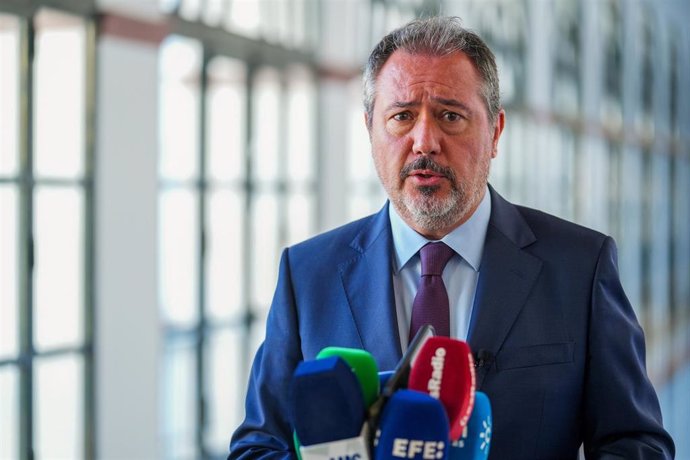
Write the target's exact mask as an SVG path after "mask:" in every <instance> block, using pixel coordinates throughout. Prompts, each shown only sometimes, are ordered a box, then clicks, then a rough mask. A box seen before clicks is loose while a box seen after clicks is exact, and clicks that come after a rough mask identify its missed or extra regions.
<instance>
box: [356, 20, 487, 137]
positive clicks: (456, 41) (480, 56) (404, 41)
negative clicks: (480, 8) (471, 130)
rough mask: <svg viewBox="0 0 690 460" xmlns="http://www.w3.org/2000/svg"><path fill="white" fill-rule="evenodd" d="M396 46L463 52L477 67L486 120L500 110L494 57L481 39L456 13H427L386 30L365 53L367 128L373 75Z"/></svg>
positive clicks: (435, 52)
mask: <svg viewBox="0 0 690 460" xmlns="http://www.w3.org/2000/svg"><path fill="white" fill-rule="evenodd" d="M398 49H402V50H405V51H407V52H408V53H411V54H422V55H429V56H446V55H449V54H452V53H455V52H458V51H459V52H462V53H464V54H466V55H467V56H468V57H469V58H470V59H471V60H472V62H473V63H474V65H475V67H476V68H477V70H478V71H479V75H480V77H481V79H482V82H483V87H482V96H483V98H484V103H485V105H486V109H487V112H488V114H489V121H490V122H491V123H492V124H493V123H494V122H495V121H496V117H497V116H498V112H499V111H500V110H501V99H500V93H499V88H498V69H497V68H496V58H495V57H494V53H492V52H491V50H490V49H489V47H488V46H487V44H486V43H485V42H484V40H482V39H481V37H479V35H477V34H476V33H474V32H472V31H471V30H468V29H465V28H464V27H462V21H461V20H460V18H457V17H430V18H426V19H416V20H414V21H411V22H408V23H407V24H405V25H404V26H402V27H400V28H398V29H396V30H394V31H393V32H391V33H389V34H388V35H386V36H385V37H383V39H381V41H380V42H379V43H378V44H377V45H376V47H375V48H374V50H373V51H372V52H371V54H370V55H369V59H368V61H367V65H366V67H365V69H364V75H363V83H364V109H365V110H366V112H367V116H368V124H369V128H371V121H372V116H373V112H374V100H375V98H376V78H377V77H378V75H379V72H381V68H382V67H383V65H384V64H385V63H386V61H387V60H388V58H389V57H390V56H391V55H392V54H393V53H394V52H395V51H396V50H398Z"/></svg>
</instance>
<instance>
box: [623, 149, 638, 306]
mask: <svg viewBox="0 0 690 460" xmlns="http://www.w3.org/2000/svg"><path fill="white" fill-rule="evenodd" d="M620 167H621V173H620V177H621V184H620V185H621V202H620V206H621V224H620V229H621V232H620V235H621V237H620V240H619V241H618V249H619V251H618V265H619V268H620V274H621V282H622V284H623V287H624V288H625V292H626V294H627V295H628V299H630V303H631V304H632V305H633V307H635V311H636V313H637V314H638V315H639V314H640V309H641V308H642V284H643V283H642V269H641V267H642V248H643V236H642V228H643V217H642V197H643V195H642V193H643V187H642V184H644V175H643V157H642V153H641V152H640V151H639V150H637V149H633V148H628V147H626V148H624V150H623V154H622V156H621V163H620Z"/></svg>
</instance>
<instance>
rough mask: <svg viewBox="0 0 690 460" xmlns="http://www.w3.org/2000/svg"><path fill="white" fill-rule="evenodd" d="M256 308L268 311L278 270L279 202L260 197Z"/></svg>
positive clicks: (255, 218) (255, 231) (255, 219)
mask: <svg viewBox="0 0 690 460" xmlns="http://www.w3.org/2000/svg"><path fill="white" fill-rule="evenodd" d="M252 214H253V215H252V238H253V239H252V261H253V263H254V264H253V267H252V269H253V270H252V275H253V276H252V297H251V298H252V304H253V305H254V306H255V307H258V308H259V310H262V309H267V308H268V306H269V305H270V303H271V299H272V298H273V291H274V290H275V285H276V279H277V273H278V272H277V267H278V235H279V233H278V231H279V227H278V198H277V197H276V196H275V195H273V194H269V193H260V194H258V195H257V196H256V201H255V204H254V209H253V212H252Z"/></svg>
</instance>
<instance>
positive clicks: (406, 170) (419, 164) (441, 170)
mask: <svg viewBox="0 0 690 460" xmlns="http://www.w3.org/2000/svg"><path fill="white" fill-rule="evenodd" d="M417 170H428V171H431V172H434V173H436V174H440V175H442V176H444V177H446V178H447V179H448V180H450V182H451V184H455V173H454V172H453V170H452V169H451V168H448V167H446V166H441V165H440V164H438V163H436V162H435V161H434V160H432V159H431V158H429V157H428V156H426V155H425V156H422V157H420V158H417V159H416V160H415V161H413V162H412V163H409V164H407V165H405V166H404V167H403V168H402V169H401V170H400V180H405V179H406V178H407V176H409V175H410V174H412V171H417Z"/></svg>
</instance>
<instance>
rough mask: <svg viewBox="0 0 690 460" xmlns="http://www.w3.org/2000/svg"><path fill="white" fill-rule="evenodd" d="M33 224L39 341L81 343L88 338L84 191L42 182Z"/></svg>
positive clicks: (40, 345)
mask: <svg viewBox="0 0 690 460" xmlns="http://www.w3.org/2000/svg"><path fill="white" fill-rule="evenodd" d="M34 224H35V230H34V232H35V234H34V238H35V241H34V244H35V249H34V250H35V254H34V257H35V267H34V280H35V283H34V302H35V305H34V308H35V314H34V333H35V338H36V345H37V347H38V348H41V349H45V348H49V347H55V346H62V345H78V344H80V343H81V342H82V340H83V337H84V331H83V327H82V324H83V305H84V298H83V290H84V286H83V283H84V280H83V278H84V197H83V192H81V191H80V190H79V189H77V188H72V187H64V188H56V187H47V186H38V187H37V188H36V194H35V208H34Z"/></svg>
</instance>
